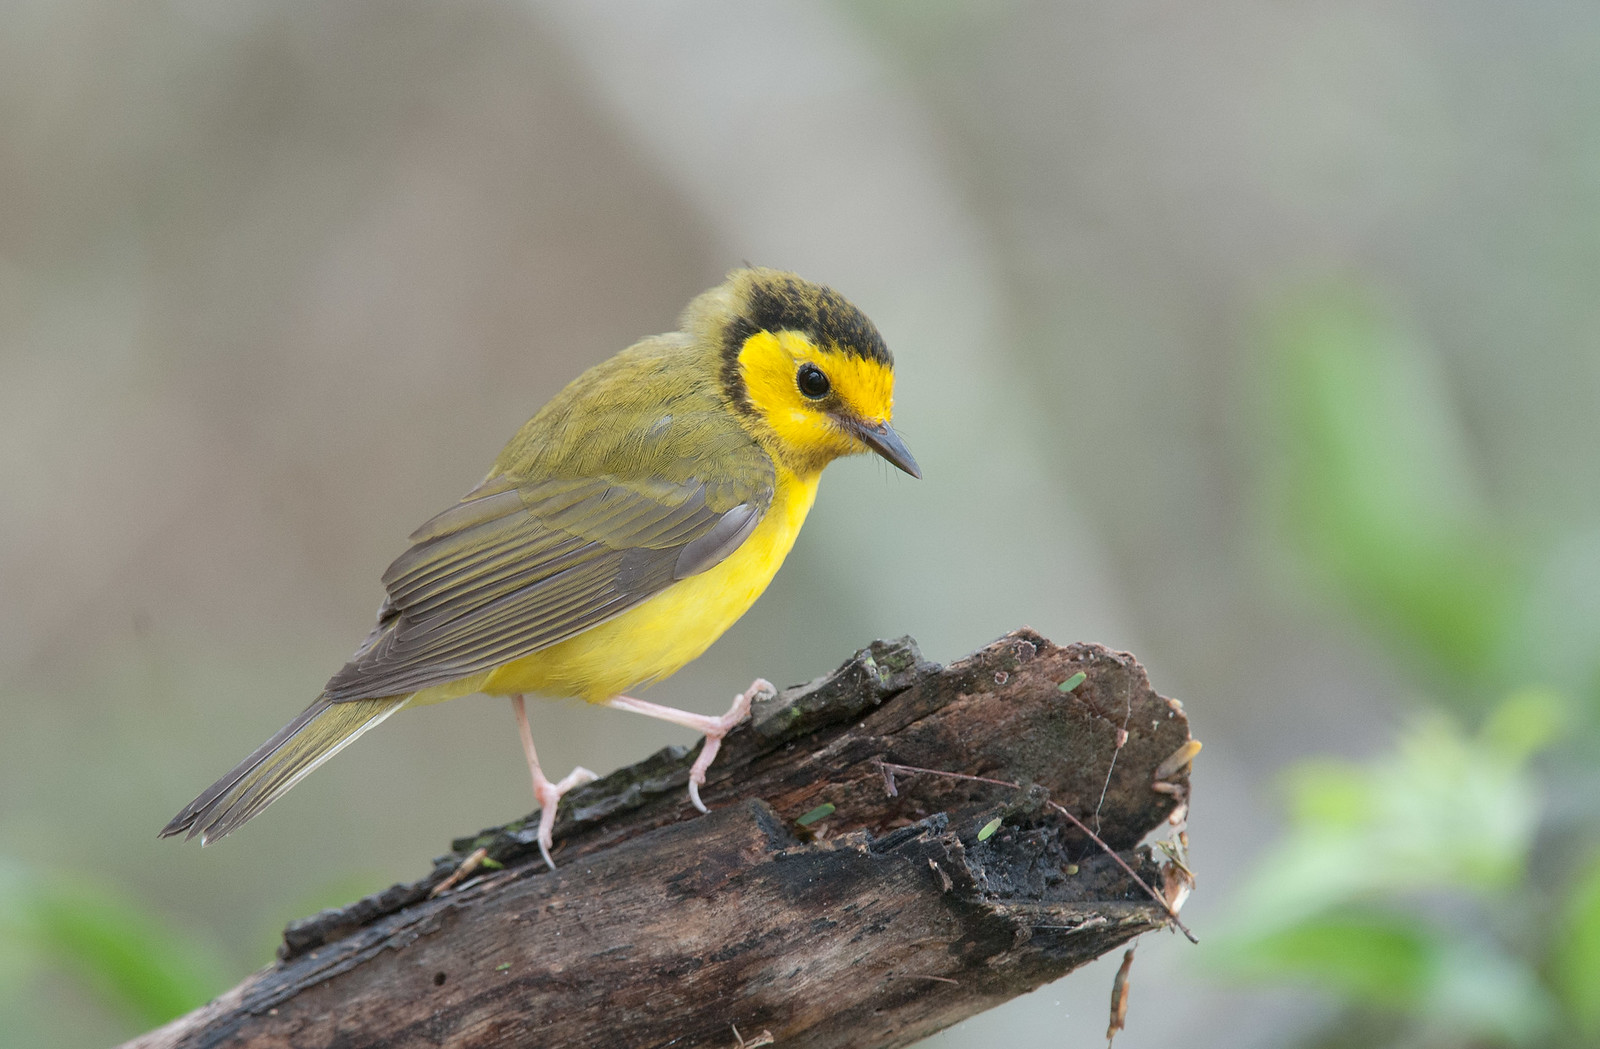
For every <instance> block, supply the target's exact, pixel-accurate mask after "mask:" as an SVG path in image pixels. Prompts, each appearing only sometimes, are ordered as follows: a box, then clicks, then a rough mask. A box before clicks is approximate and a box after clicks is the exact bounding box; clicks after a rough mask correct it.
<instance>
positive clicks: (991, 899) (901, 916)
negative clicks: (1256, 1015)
mask: <svg viewBox="0 0 1600 1049" xmlns="http://www.w3.org/2000/svg"><path fill="white" fill-rule="evenodd" d="M1080 673H1081V674H1082V675H1083V677H1082V678H1081V680H1080V681H1079V682H1078V683H1076V684H1075V683H1074V681H1073V679H1074V677H1075V675H1078V674H1080ZM1063 686H1066V687H1065V688H1063ZM1188 742H1189V730H1188V723H1187V721H1186V719H1185V717H1184V715H1183V711H1182V707H1181V705H1180V704H1178V703H1176V702H1174V701H1170V700H1166V699H1163V698H1161V697H1160V696H1158V695H1156V694H1155V693H1154V692H1153V691H1152V690H1151V688H1150V685H1149V682H1148V680H1147V679H1146V676H1145V673H1144V670H1143V668H1141V667H1140V666H1139V665H1138V663H1137V662H1135V661H1134V659H1133V658H1132V657H1131V656H1128V655H1125V654H1119V653H1113V652H1108V651H1107V650H1105V649H1103V648H1101V647H1099V646H1096V645H1083V644H1074V645H1067V646H1061V647H1058V646H1056V645H1053V644H1051V643H1050V642H1049V641H1046V640H1045V639H1044V638H1042V637H1040V636H1038V635H1037V634H1034V633H1033V632H1031V631H1027V630H1022V631H1017V632H1015V633H1012V634H1010V635H1007V636H1006V637H1004V638H1002V639H1000V640H999V641H997V642H995V643H994V644H991V645H989V646H987V647H986V648H984V649H982V650H981V651H979V652H977V653H975V654H974V655H972V656H970V657H968V658H966V659H963V660H961V661H959V662H957V663H954V664H952V665H950V666H948V667H939V666H936V665H934V664H931V663H927V662H925V661H923V660H922V659H921V657H920V656H919V655H918V653H917V650H916V647H915V645H914V644H913V643H912V642H911V641H910V640H909V639H902V640H901V641H897V642H877V643H875V644H874V645H872V646H871V647H869V648H867V649H863V650H862V651H861V652H859V653H857V654H856V656H855V657H854V658H853V659H851V660H850V661H849V662H847V663H845V664H844V666H842V667H841V668H840V669H839V670H837V671H835V672H834V673H832V674H830V675H827V676H826V677H823V678H819V679H818V680H817V681H814V682H812V683H810V684H808V685H802V686H797V687H795V688H791V689H787V690H785V691H784V692H782V693H780V694H779V695H778V696H777V697H776V698H775V699H773V700H770V701H767V702H758V703H757V706H756V709H755V711H754V714H753V717H752V719H751V721H750V722H749V723H748V724H747V725H745V726H742V727H741V728H739V729H738V730H736V731H735V732H734V733H733V734H731V735H730V736H729V737H728V740H727V742H726V743H725V745H724V749H723V753H722V755H721V756H720V757H719V758H718V760H717V763H716V764H715V765H713V766H712V770H711V782H710V783H709V784H707V788H706V790H705V791H704V796H705V798H706V801H707V802H708V804H710V805H711V806H712V808H713V812H712V814H711V815H710V816H708V817H698V816H696V815H695V814H694V813H693V810H692V809H690V808H689V806H688V804H687V801H686V799H685V797H684V783H685V779H686V773H687V769H688V766H689V764H690V762H691V760H692V757H693V755H692V753H690V752H685V751H684V750H683V749H682V748H669V749H668V750H665V751H662V752H660V753H658V754H656V755H655V756H653V757H651V758H649V759H647V760H646V761H644V762H641V763H639V764H638V765H634V766H632V767H630V768H626V769H622V770H620V771H618V772H615V773H613V774H612V775H610V776H608V777H606V778H605V779H602V780H600V781H599V782H597V783H595V784H592V785H590V786H588V787H585V788H583V789H581V790H578V791H574V792H573V793H572V794H570V795H568V798H567V800H565V801H564V802H563V804H562V811H561V818H560V819H559V821H558V822H557V824H556V841H557V843H558V851H557V853H556V856H557V862H558V863H559V864H560V866H559V868H558V869H557V870H556V871H555V872H553V873H552V872H548V871H546V870H545V869H544V866H543V864H542V862H540V860H539V858H538V850H537V846H536V845H535V843H534V841H533V834H532V828H533V827H534V826H535V824H536V820H535V819H532V818H530V819H529V820H527V821H523V822H519V823H515V824H510V825H508V826H506V827H500V828H494V829H492V830H487V831H484V832H482V833H481V834H479V835H476V836H474V837H471V838H465V839H461V840H458V841H457V842H455V843H454V848H453V851H452V852H451V853H450V854H449V855H447V856H443V857H440V858H439V859H438V860H437V861H435V866H434V870H433V872H432V873H431V874H429V876H428V877H426V878H424V879H422V880H421V881H419V882H417V883H415V884H411V885H398V886H395V887H394V888H392V889H390V890H388V891H387V892H384V893H381V894H379V895H377V896H373V897H369V898H367V899H365V900H362V901H360V902H359V903H356V904H354V905H352V906H350V907H347V908H343V909H341V910H338V911H327V912H324V913H322V914H320V915H318V916H316V917H314V918H312V919H308V920H306V921H304V922H298V923H295V924H294V925H292V926H290V928H289V929H288V930H287V931H286V933H285V939H284V945H283V947H282V948H280V951H279V955H280V960H279V962H278V964H276V965H275V966H273V967H270V968H268V969H265V970H263V971H261V972H258V973H256V974H255V975H253V976H251V977H249V978H248V979H246V980H245V981H244V982H243V983H242V984H240V985H239V986H238V987H236V988H234V989H233V990H231V991H229V992H228V993H226V994H224V995H223V996H221V997H220V998H218V999H216V1000H215V1001H213V1002H211V1003H210V1004H208V1005H206V1006H204V1007H202V1008H200V1009H198V1010H196V1011H195V1012H193V1013H191V1014H189V1015H188V1016H185V1017H182V1018H180V1019H178V1020H175V1021H173V1022H172V1023H171V1024H169V1025H167V1026H166V1027H163V1028H161V1029H159V1030H157V1031H153V1032H151V1033H149V1034H147V1035H145V1036H143V1037H142V1038H139V1039H136V1040H135V1041H133V1042H130V1043H128V1045H129V1047H137V1049H169V1047H172V1049H176V1047H184V1049H199V1047H208V1049H209V1047H221V1046H231V1047H250V1049H258V1047H269V1046H271V1047H277V1046H285V1047H287V1046H294V1047H297V1049H301V1047H313V1046H330V1047H331V1046H340V1047H348V1049H354V1047H359V1046H413V1045H415V1046H424V1045H426V1046H437V1045H450V1046H464V1047H478V1046H485V1047H487V1046H551V1047H558V1046H559V1047H579V1046H581V1047H589V1049H611V1047H629V1049H634V1047H640V1046H666V1045H672V1046H736V1045H738V1044H739V1041H738V1038H737V1036H736V1035H735V1028H737V1030H738V1032H740V1033H741V1034H742V1036H743V1037H744V1039H745V1040H746V1041H747V1042H754V1041H755V1040H757V1038H758V1037H759V1036H760V1035H761V1034H762V1033H763V1032H769V1033H770V1035H771V1036H772V1037H773V1038H774V1039H775V1040H776V1044H779V1045H781V1046H784V1047H822V1046H828V1047H846V1046H849V1047H886V1046H900V1045H906V1044H908V1043H910V1042H914V1041H916V1040H918V1039H920V1038H923V1037H925V1036H927V1035H929V1034H931V1033H933V1032H935V1031H937V1030H940V1029H941V1028H944V1027H946V1026H948V1025H950V1024H953V1023H955V1022H957V1021H959V1020H962V1019H964V1018H966V1017H968V1016H970V1015H972V1014H974V1013H977V1012H979V1011H981V1010H984V1009H987V1008H990V1007H992V1006H994V1005H998V1004H1000V1003H1001V1002H1003V1001H1006V1000H1007V999H1010V998H1012V997H1015V996H1017V995H1020V994H1024V993H1026V992H1028V991H1030V990H1032V989H1034V988H1036V987H1038V986H1039V985H1041V984H1043V983H1047V982H1049V981H1051V980H1054V979H1056V978H1057V977H1059V976H1061V975H1063V974H1065V973H1067V972H1069V971H1071V970H1072V969H1074V968H1076V967H1077V966H1079V965H1082V964H1083V963H1084V962H1087V961H1089V960H1091V959H1093V958H1095V957H1097V956H1099V955H1101V954H1103V953H1105V952H1107V951H1109V950H1112V949H1113V948H1115V947H1117V946H1118V945H1120V944H1122V943H1124V942H1126V941H1128V940H1130V939H1132V938H1133V937H1135V936H1138V935H1139V934H1141V933H1144V932H1148V931H1151V930H1154V929H1159V928H1161V927H1163V926H1165V925H1168V924H1169V922H1170V921H1171V920H1172V914H1171V913H1170V912H1169V910H1168V909H1167V908H1166V907H1165V905H1164V904H1163V903H1162V902H1161V901H1160V900H1157V899H1154V898H1152V896H1151V895H1150V894H1148V893H1147V892H1146V891H1145V890H1144V889H1143V888H1141V887H1140V886H1139V885H1138V884H1137V883H1136V882H1135V881H1134V880H1132V879H1130V878H1129V877H1128V874H1127V873H1126V872H1125V870H1124V869H1123V867H1122V866H1120V865H1119V863H1118V862H1117V860H1116V859H1115V858H1113V857H1112V856H1110V855H1107V854H1106V853H1105V852H1104V851H1103V850H1101V849H1100V848H1099V847H1098V846H1097V845H1095V844H1094V843H1093V842H1092V841H1090V840H1088V839H1087V838H1086V837H1085V835H1084V834H1083V833H1082V832H1081V831H1079V830H1077V829H1075V828H1074V827H1073V826H1072V825H1071V824H1070V823H1069V822H1068V821H1066V820H1065V819H1063V818H1062V817H1061V815H1060V814H1059V813H1058V812H1056V811H1055V810H1054V809H1053V808H1052V807H1051V806H1050V804H1049V803H1050V802H1054V803H1059V804H1060V805H1062V806H1064V807H1065V808H1066V809H1067V810H1069V811H1070V812H1072V813H1074V814H1076V815H1077V817H1078V818H1079V819H1080V820H1082V821H1083V823H1085V824H1087V825H1088V826H1089V827H1090V828H1093V829H1097V830H1098V833H1099V835H1100V836H1101V837H1102V838H1103V839H1104V841H1105V842H1106V843H1108V844H1109V846H1110V847H1111V848H1112V849H1115V850H1119V852H1120V853H1121V859H1122V861H1123V862H1125V863H1126V864H1127V865H1128V867H1129V868H1131V869H1133V870H1136V871H1137V872H1138V873H1139V876H1140V877H1141V878H1142V879H1143V881H1144V882H1145V883H1147V884H1149V885H1152V886H1155V887H1157V889H1158V890H1159V889H1160V887H1161V886H1162V885H1163V884H1164V883H1165V884H1166V886H1167V887H1168V890H1169V891H1171V889H1172V888H1173V886H1174V884H1175V881H1177V880H1181V876H1180V875H1179V873H1178V871H1177V869H1176V868H1175V867H1174V866H1173V865H1171V864H1167V865H1165V866H1163V865H1162V864H1159V863H1158V862H1157V861H1156V859H1155V858H1154V857H1153V856H1152V855H1151V854H1150V852H1149V850H1148V849H1145V848H1140V847H1139V844H1138V843H1139V842H1140V840H1141V839H1142V838H1144V837H1145V836H1146V835H1147V834H1148V833H1150V832H1151V831H1152V830H1154V829H1156V828H1158V827H1160V826H1161V825H1162V824H1163V823H1165V822H1167V821H1168V820H1169V817H1171V818H1172V819H1173V820H1177V819H1181V816H1182V811H1183V809H1184V807H1185V806H1186V804H1187V792H1188V769H1187V767H1186V766H1185V767H1181V768H1178V769H1176V770H1174V769H1172V768H1171V767H1170V766H1171V765H1172V764H1173V763H1172V762H1168V767H1167V768H1162V763H1163V762H1164V761H1166V760H1167V759H1168V758H1170V757H1172V756H1173V755H1174V754H1175V753H1176V752H1178V751H1180V748H1182V747H1184V746H1185V745H1186V744H1187V743H1188ZM883 763H893V764H898V765H901V766H917V767H921V768H929V769H938V770H945V771H949V772H956V773H963V774H966V775H969V776H981V777H986V778H989V779H993V780H1002V781H1007V782H1010V783H1014V784H1021V785H1025V786H1024V787H1023V788H1022V789H1010V788H1006V787H1001V786H995V785H992V784H987V783H979V782H974V781H972V780H969V779H953V778H946V777H943V776H935V775H929V774H925V773H919V774H915V775H907V774H905V773H904V772H900V773H897V774H892V775H891V774H890V773H889V772H888V771H887V770H886V769H885V767H884V764H883ZM1158 770H1159V772H1160V774H1161V777H1162V778H1161V779H1157V773H1158ZM829 806H831V808H829ZM997 819H998V820H999V823H998V825H996V822H995V821H996V820H997ZM475 853H477V854H478V855H482V856H486V857H487V858H488V859H489V860H490V861H491V862H490V863H488V864H485V865H484V866H483V867H480V868H478V870H477V871H476V872H475V873H474V874H473V875H472V876H471V877H469V878H467V879H466V880H464V881H461V882H460V883H459V884H455V885H453V886H452V887H450V888H449V889H448V890H447V891H445V892H442V893H437V892H435V890H436V889H437V888H438V887H439V886H440V885H441V883H442V882H444V881H445V879H446V878H447V877H448V876H449V875H450V874H451V873H452V872H453V871H455V870H456V869H457V868H458V867H459V866H460V865H461V863H462V862H463V860H465V859H467V858H468V857H469V856H472V855H473V854H475ZM497 865H498V866H497Z"/></svg>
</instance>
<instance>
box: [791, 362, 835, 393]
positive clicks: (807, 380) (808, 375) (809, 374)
mask: <svg viewBox="0 0 1600 1049" xmlns="http://www.w3.org/2000/svg"><path fill="white" fill-rule="evenodd" d="M795 381H796V382H798V383H799V384H800V392H801V393H803V394H805V395H806V396H807V397H810V398H811V399H812V400H817V399H818V398H822V397H826V396H828V388H829V387H828V377H827V376H826V375H824V374H822V369H821V368H818V367H817V366H816V365H815V364H802V365H801V366H800V373H799V374H798V375H796V376H795Z"/></svg>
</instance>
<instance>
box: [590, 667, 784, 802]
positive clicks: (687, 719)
mask: <svg viewBox="0 0 1600 1049" xmlns="http://www.w3.org/2000/svg"><path fill="white" fill-rule="evenodd" d="M777 694H778V690H777V689H775V688H773V687H772V682H770V681H768V680H766V679H765V678H759V677H758V678H756V679H755V681H753V682H751V684H750V687H749V688H747V689H745V690H744V691H743V692H741V693H739V695H737V696H735V697H734V698H733V706H731V707H729V708H728V712H727V713H726V714H724V715H722V716H721V717H720V718H714V717H710V716H709V715H706V714H694V713H691V712H689V711H687V710H679V709H678V708H677V707H666V706H662V705H661V704H660V703H651V702H650V701H649V700H645V699H634V698H633V697H631V696H613V697H612V698H611V699H608V700H606V706H608V707H615V708H616V709H618V710H630V711H632V712H633V713H635V714H644V715H646V716H647V717H652V718H659V719H661V720H662V721H670V722H672V723H673V724H674V725H682V726H683V727H684V728H692V729H694V730H695V731H696V732H700V733H703V734H704V735H705V737H706V740H705V744H704V745H703V746H702V747H701V748H700V756H699V757H698V758H696V759H695V763H694V766H693V767H692V768H691V769H689V800H690V801H692V802H694V807H695V808H697V809H699V810H700V811H701V812H710V811H711V810H710V809H708V808H706V806H705V802H703V801H701V800H700V788H701V787H703V786H704V785H705V782H706V770H707V769H709V768H710V767H711V763H712V762H713V761H715V760H716V758H717V751H719V750H721V749H722V737H724V736H726V735H727V734H728V733H729V732H731V731H733V728H734V726H735V725H737V724H739V723H740V722H741V721H743V720H744V719H745V718H746V717H748V716H749V714H750V703H751V702H752V701H753V700H754V699H755V698H756V697H757V696H763V695H765V696H775V695H777Z"/></svg>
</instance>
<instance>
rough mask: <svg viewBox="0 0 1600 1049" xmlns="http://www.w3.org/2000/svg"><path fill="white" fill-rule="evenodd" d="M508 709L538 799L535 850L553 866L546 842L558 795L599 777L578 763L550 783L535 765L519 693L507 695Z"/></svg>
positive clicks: (525, 714)
mask: <svg viewBox="0 0 1600 1049" xmlns="http://www.w3.org/2000/svg"><path fill="white" fill-rule="evenodd" d="M511 709H512V710H513V711H514V712H515V713H516V715H517V730H518V731H519V732H521V733H522V750H523V753H525V754H526V755H527V756H528V771H529V772H530V773H531V774H532V775H533V796H534V797H535V798H536V799H538V802H539V853H540V855H542V856H543V857H544V863H545V866H546V867H549V868H550V869H551V870H555V869H556V862H555V860H552V859H551V858H550V845H551V842H552V832H553V831H554V830H555V826H556V806H557V805H558V804H560V802H561V795H563V794H565V793H566V792H567V791H569V790H571V789H572V788H573V787H581V786H583V784H585V783H593V782H594V781H595V780H597V779H599V778H600V777H598V776H596V775H595V774H594V773H592V772H590V771H589V770H588V769H586V768H584V767H583V766H582V765H579V766H578V767H577V768H575V769H573V770H572V771H571V772H569V773H567V776H566V778H565V779H563V780H562V781H561V782H560V783H551V782H550V781H549V780H548V779H546V778H545V774H544V770H543V769H541V768H540V767H539V755H538V754H536V753H534V750H533V730H532V729H530V728H528V710H527V708H526V707H525V706H524V705H523V702H522V697H521V696H520V695H517V696H512V697H511Z"/></svg>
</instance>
